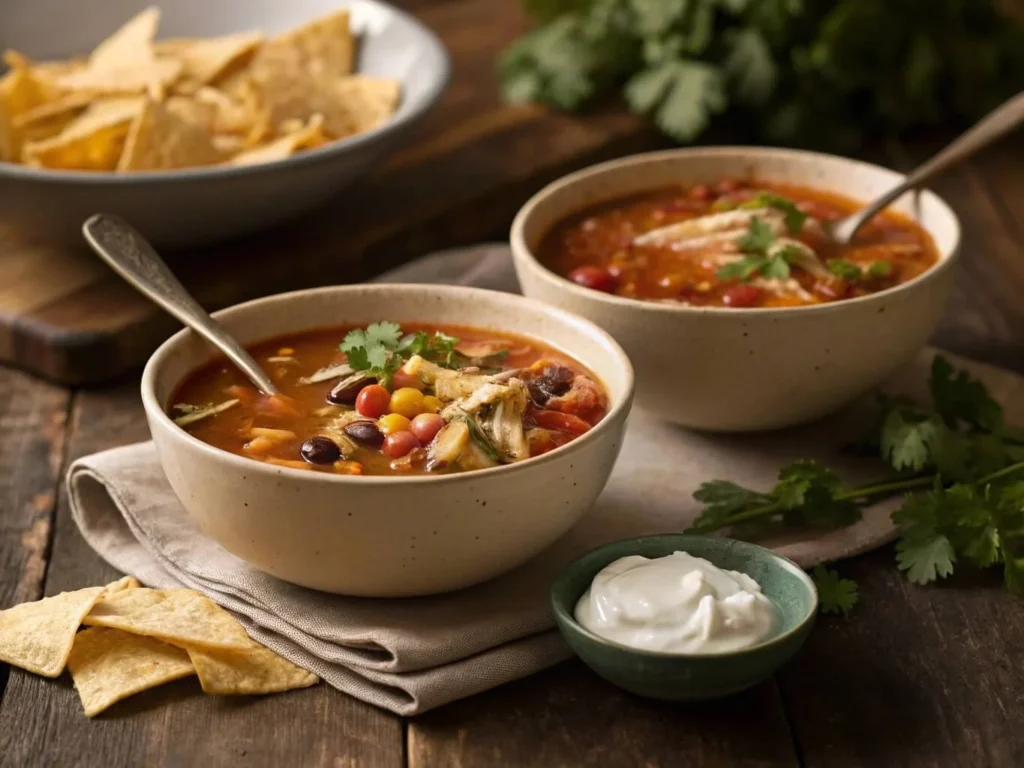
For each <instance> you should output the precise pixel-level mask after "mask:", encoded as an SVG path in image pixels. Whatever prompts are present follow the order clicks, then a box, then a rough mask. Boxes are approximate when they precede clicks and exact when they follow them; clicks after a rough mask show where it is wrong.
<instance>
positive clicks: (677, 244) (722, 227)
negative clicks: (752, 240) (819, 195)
mask: <svg viewBox="0 0 1024 768" xmlns="http://www.w3.org/2000/svg"><path fill="white" fill-rule="evenodd" d="M754 219H760V220H761V221H763V222H764V223H765V224H767V225H768V226H769V227H771V229H772V232H774V233H775V234H776V235H781V234H782V233H783V231H785V219H784V217H783V215H782V213H781V212H780V211H778V210H776V209H774V208H740V209H737V210H735V211H724V212H722V213H712V214H709V215H707V216H698V217H697V218H695V219H687V220H686V221H678V222H676V223H674V224H668V225H666V226H664V227H658V228H657V229H652V230H650V231H649V232H644V233H643V234H642V235H637V236H636V237H634V238H633V245H668V246H671V247H672V248H705V247H707V246H709V245H716V244H721V243H727V242H731V241H735V240H736V239H737V238H739V237H742V236H743V234H744V233H745V232H746V231H747V228H748V227H749V226H750V222H752V221H753V220H754Z"/></svg>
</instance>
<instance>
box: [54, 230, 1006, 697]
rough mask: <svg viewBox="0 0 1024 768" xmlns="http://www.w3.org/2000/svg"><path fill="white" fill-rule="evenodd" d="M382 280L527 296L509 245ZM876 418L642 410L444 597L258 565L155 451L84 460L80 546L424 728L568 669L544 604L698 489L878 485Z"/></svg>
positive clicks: (912, 382)
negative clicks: (230, 545) (565, 529)
mask: <svg viewBox="0 0 1024 768" xmlns="http://www.w3.org/2000/svg"><path fill="white" fill-rule="evenodd" d="M380 279H381V280H385V281H390V282H446V283H459V284H466V285H479V286H483V287H487V288H492V289H497V290H508V291H515V290H517V286H516V280H515V275H514V272H513V270H512V265H511V259H510V254H509V252H508V249H507V247H505V246H501V245H493V246H478V247H474V248H469V249H462V250H458V251H448V252H443V253H440V254H435V255H433V256H428V257H426V258H424V259H422V260H420V261H418V262H415V263H413V264H411V265H407V266H405V267H402V268H400V269H398V270H395V271H393V272H391V273H388V274H387V275H384V276H383V277H382V278H380ZM931 357H932V353H931V352H928V351H925V352H923V353H922V355H921V356H920V357H919V358H918V359H917V360H916V361H915V362H914V363H913V364H912V365H910V366H909V367H908V368H907V369H906V370H904V371H902V372H901V373H900V374H899V375H897V376H896V377H894V379H893V381H892V382H891V383H890V385H889V386H887V389H889V390H890V391H899V392H905V393H907V394H912V395H916V396H918V397H922V396H923V395H924V390H925V382H926V379H927V368H928V365H929V364H930V361H931ZM957 362H958V364H968V363H967V362H966V361H957ZM968 365H969V367H970V368H971V369H972V371H973V372H974V373H975V374H976V375H979V376H981V378H982V379H984V380H985V381H986V383H988V384H989V385H990V386H991V387H992V390H993V393H994V394H995V395H996V396H997V397H998V398H999V399H1000V401H1001V402H1003V403H1013V402H1015V401H1016V402H1018V403H1020V402H1024V399H1022V398H1020V397H1014V396H1015V395H1020V394H1021V393H1022V392H1024V379H1021V378H1019V377H1017V376H1015V375H1014V374H1011V373H1008V372H1006V371H1001V370H999V369H995V368H991V367H988V366H984V365H980V364H976V363H969V364H968ZM868 407H869V405H868V404H867V403H862V404H858V405H855V406H853V407H851V408H850V409H848V410H847V411H845V412H843V413H840V414H838V415H836V416H834V417H831V418H829V419H827V420H825V421H823V422H819V423H817V424H813V425H809V426H806V427H802V428H798V429H793V430H787V431H783V432H777V433H772V434H762V435H739V436H736V435H733V436H722V435H708V434H700V433H694V432H688V431H686V430H683V429H681V428H678V427H674V426H671V425H668V424H664V423H660V422H658V421H657V420H656V419H653V418H652V417H650V416H648V415H646V414H644V413H642V412H638V411H636V410H634V413H633V414H632V415H631V417H630V422H629V426H628V429H627V434H626V438H625V441H624V444H623V448H622V453H621V456H620V458H619V461H618V464H617V465H616V467H615V469H614V471H613V473H612V476H611V479H610V480H609V482H608V485H607V487H606V489H605V491H604V493H603V494H602V495H601V497H600V499H599V500H598V501H597V503H596V504H595V506H594V508H593V509H592V510H591V511H590V512H589V513H588V514H587V515H586V516H585V517H584V518H583V519H582V520H581V522H580V523H579V524H578V525H577V526H576V527H575V528H574V529H573V530H572V531H570V532H569V533H568V534H566V536H565V537H563V538H562V539H561V540H560V541H559V542H557V543H556V544H555V545H554V546H552V547H551V548H550V549H549V550H547V551H545V552H544V553H542V554H541V555H539V556H538V557H537V558H535V559H534V560H532V561H531V562H529V563H527V564H526V565H524V566H522V567H520V568H519V569H517V570H515V571H513V572H511V573H508V574H506V575H504V576H502V577H500V578H497V579H495V580H493V581H490V582H488V583H486V584H482V585H479V586H476V587H472V588H470V589H466V590H462V591H460V592H455V593H450V594H446V595H439V596H435V597H424V598H405V599H393V600H385V599H364V598H349V597H339V596H336V595H329V594H325V593H321V592H316V591H314V590H309V589H304V588H302V587H297V586H294V585H291V584H288V583H285V582H283V581H279V580H277V579H275V578H273V577H271V576H268V575H266V574H264V573H261V572H260V571H258V570H255V569H254V568H251V567H250V566H248V565H246V564H245V563H244V562H243V561H241V560H240V559H238V558H237V557H235V556H233V555H231V554H229V553H228V552H226V551H225V550H223V549H222V548H221V547H220V546H219V545H217V544H215V543H214V542H212V541H211V540H209V539H207V538H205V537H204V536H203V535H202V534H201V533H200V531H199V530H198V527H197V526H196V524H195V523H193V522H192V520H191V518H189V516H188V515H187V513H186V512H185V510H184V509H183V507H182V506H181V504H180V503H179V502H178V500H177V498H176V497H175V496H174V493H173V492H172V491H171V489H170V486H169V485H168V484H167V481H166V480H165V478H164V475H163V472H162V470H161V469H160V465H159V462H158V460H157V457H156V453H155V450H154V448H153V445H152V443H139V444H136V445H128V446H124V447H121V448H115V449H113V450H109V451H105V452H103V453H99V454H95V455H92V456H87V457H85V458H82V459H80V460H78V461H76V462H75V463H74V464H73V465H72V466H71V469H70V471H69V475H68V486H69V492H70V499H71V506H72V511H73V514H74V519H75V521H76V523H77V524H78V526H79V529H80V530H81V532H82V535H83V536H84V537H85V539H86V541H87V542H88V543H89V544H90V545H91V546H92V547H93V549H95V550H96V552H97V553H99V555H100V556H101V557H103V558H104V559H105V560H106V561H107V562H109V563H110V564H111V565H113V566H114V567H116V568H118V569H120V570H122V571H124V572H126V573H130V574H133V575H134V576H136V577H137V578H138V579H139V580H140V581H142V582H143V583H144V584H147V585H150V586H154V587H163V588H169V587H182V586H184V587H189V588H192V589H196V590H199V591H200V592H203V593H204V594H206V595H208V596H209V597H210V598H212V599H213V600H215V601H216V602H218V603H220V604H221V605H223V606H224V607H225V608H227V609H229V610H231V611H233V612H234V613H235V614H236V615H237V616H238V618H239V619H240V620H241V621H242V623H243V624H244V625H245V627H246V629H247V630H248V632H249V633H250V634H251V635H252V636H253V637H254V638H255V639H256V640H258V641H259V642H261V643H263V644H264V645H266V646H268V647H270V648H272V649H274V650H275V651H277V652H278V653H280V654H281V655H283V656H285V657H286V658H288V659H290V660H291V661H293V662H295V663H297V664H299V665H301V666H303V667H306V668H308V669H310V670H312V671H313V672H315V673H316V674H318V675H320V676H321V677H322V678H323V679H324V680H325V681H326V682H327V683H328V684H330V685H333V686H334V687H336V688H338V689H340V690H342V691H345V692H346V693H349V694H351V695H353V696H355V697H357V698H359V699H362V700H364V701H367V702H370V703H371V704H375V705H377V706H380V707H383V708H385V709H388V710H391V711H392V712H395V713H398V714H402V715H412V714H416V713H419V712H424V711H426V710H429V709H431V708H433V707H437V706H440V705H442V704H445V703H447V702H450V701H453V700H455V699H459V698H462V697H465V696H469V695H472V694H474V693H477V692H479V691H483V690H485V689H488V688H491V687H494V686H497V685H501V684H502V683H506V682H509V681H511V680H515V679H518V678H521V677H524V676H526V675H529V674H532V673H534V672H537V671H538V670H541V669H544V668H546V667H548V666H551V665H553V664H555V663H557V662H559V661H561V660H563V659H565V658H567V657H568V656H569V655H570V652H569V650H568V648H567V647H566V646H565V645H564V644H563V642H562V641H561V639H560V637H559V636H558V634H557V632H556V631H555V630H554V629H553V626H554V622H553V619H552V617H551V615H550V611H549V608H548V601H547V600H548V596H547V592H548V588H549V586H550V583H551V580H552V579H553V577H554V575H555V574H556V572H557V571H558V569H559V568H560V567H561V566H562V565H564V564H565V563H566V562H567V561H569V560H570V559H572V558H574V557H575V556H578V555H580V554H582V553H583V552H585V551H587V550H589V549H591V548H593V547H595V546H597V545H599V544H602V543H605V542H608V541H613V540H616V539H621V538H625V537H630V536H639V535H643V534H649V533H656V532H665V531H676V532H678V531H681V530H683V529H684V528H685V527H686V526H687V525H688V524H689V523H690V522H691V521H692V520H693V518H694V517H695V516H696V514H697V513H698V511H699V510H698V506H697V505H696V503H695V502H694V501H693V500H692V499H691V498H690V494H691V493H692V492H693V490H694V488H695V487H696V486H697V485H698V484H699V483H700V482H701V481H703V480H706V479H710V478H728V479H731V480H734V481H736V482H739V483H741V484H744V485H751V486H754V487H768V486H770V485H771V483H772V482H773V480H774V478H775V474H776V473H777V471H778V468H779V467H780V466H781V465H782V464H784V463H786V462H788V461H791V460H793V459H797V458H816V459H819V460H822V461H824V462H826V463H828V464H829V465H830V466H833V467H835V468H836V469H837V470H839V471H840V472H841V473H842V475H843V477H844V479H847V480H848V481H849V482H859V481H867V480H869V479H872V478H873V477H877V475H878V472H879V470H880V467H879V466H878V465H877V464H875V463H873V462H870V461H868V462H864V461H863V460H858V459H853V458H851V457H850V456H848V455H844V454H843V453H842V452H841V451H840V447H841V446H842V445H844V444H845V443H846V442H847V441H848V440H849V439H852V438H854V437H857V436H859V435H860V434H861V432H862V430H863V425H864V424H865V423H866V421H865V419H866V418H868V416H867V410H866V409H867V408H868ZM1017 410H1022V409H1021V408H1020V407H1018V409H1017ZM1008 415H1009V417H1010V418H1011V419H1012V418H1014V417H1015V416H1017V417H1019V416H1021V415H1022V414H1020V413H1017V414H1015V413H1013V412H1012V410H1011V411H1010V412H1009V413H1008ZM891 505H892V502H890V503H889V504H880V505H878V506H876V507H874V508H872V509H869V510H867V512H866V514H865V515H864V518H863V520H862V521H860V522H859V523H857V524H856V525H853V526H850V527H848V528H844V529H841V530H837V531H831V532H826V533H816V534H806V533H804V534H795V535H789V536H787V537H783V538H778V539H774V540H772V541H768V542H762V543H766V544H768V545H769V546H772V547H773V548H774V549H776V551H778V552H780V553H782V554H784V555H787V556H788V557H790V558H792V559H793V560H795V561H796V562H798V563H800V564H801V565H803V566H812V565H815V564H817V563H820V562H823V561H827V560H834V559H838V558H842V557H847V556H850V555H853V554H856V553H859V552H863V551H865V550H867V549H870V548H872V547H875V546H878V545H880V544H883V543H885V542H887V541H889V540H891V539H892V537H893V536H894V534H895V531H894V529H893V527H892V524H891V522H890V520H889V511H890V509H891Z"/></svg>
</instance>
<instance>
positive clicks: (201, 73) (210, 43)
mask: <svg viewBox="0 0 1024 768" xmlns="http://www.w3.org/2000/svg"><path fill="white" fill-rule="evenodd" d="M263 40H264V36H263V33H262V32H238V33H236V34H233V35H224V36H223V37H211V38H206V39H199V40H192V41H177V42H178V44H177V45H175V46H170V47H168V46H166V45H165V46H162V47H160V48H158V50H163V51H168V49H169V53H165V54H164V55H167V56H169V57H173V58H175V59H177V60H179V61H180V62H181V64H182V72H181V80H182V82H181V83H179V84H178V86H177V88H178V89H179V90H182V91H184V92H191V91H193V90H195V89H196V88H198V87H200V86H203V85H206V84H207V83H209V82H210V81H212V80H214V79H215V78H217V77H218V76H219V75H221V74H222V73H223V72H224V71H225V70H227V69H228V67H230V66H231V65H233V64H234V63H235V62H237V61H239V60H240V59H242V58H244V57H245V56H247V55H249V54H251V53H252V52H253V51H255V50H256V48H257V47H258V46H259V45H260V44H261V43H262V42H263Z"/></svg>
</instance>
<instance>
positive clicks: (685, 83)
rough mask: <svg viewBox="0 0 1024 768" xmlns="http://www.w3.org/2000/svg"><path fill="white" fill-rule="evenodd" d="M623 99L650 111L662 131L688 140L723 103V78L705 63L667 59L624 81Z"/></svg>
mask: <svg viewBox="0 0 1024 768" xmlns="http://www.w3.org/2000/svg"><path fill="white" fill-rule="evenodd" d="M625 94H626V101H627V102H629V105H630V107H631V108H632V109H633V110H634V111H636V112H639V113H641V114H650V115H653V117H654V122H655V123H656V124H657V126H658V127H659V128H660V129H661V130H662V131H664V132H665V133H666V134H668V135H669V136H671V137H672V138H674V139H677V140H678V141H692V140H693V139H695V138H696V137H697V136H698V135H699V134H700V133H701V132H702V131H703V130H704V129H705V128H706V127H707V125H708V123H709V122H710V121H711V118H712V117H713V116H714V115H716V114H718V113H720V112H722V111H724V110H725V107H726V93H725V78H724V77H723V75H722V72H721V71H720V70H719V69H718V68H717V67H713V66H711V65H709V64H705V63H703V62H698V61H685V60H683V59H667V60H665V61H664V62H662V63H660V64H658V65H656V66H654V67H650V68H648V69H644V70H641V71H640V72H638V73H637V74H635V75H634V76H633V77H631V78H630V79H629V81H628V82H627V83H626V89H625Z"/></svg>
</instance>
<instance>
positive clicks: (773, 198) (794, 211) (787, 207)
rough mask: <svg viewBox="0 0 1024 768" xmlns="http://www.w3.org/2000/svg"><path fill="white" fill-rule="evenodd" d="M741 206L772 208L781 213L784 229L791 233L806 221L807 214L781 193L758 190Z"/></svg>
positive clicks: (800, 228) (795, 231)
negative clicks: (783, 219) (784, 224)
mask: <svg viewBox="0 0 1024 768" xmlns="http://www.w3.org/2000/svg"><path fill="white" fill-rule="evenodd" d="M740 207H741V208H774V209H775V210H777V211H780V212H781V213H782V214H783V217H784V218H785V221H786V230H787V231H788V232H789V234H791V235H796V234H799V233H800V231H801V230H802V229H803V228H804V222H805V221H807V214H806V213H804V212H803V211H801V210H800V209H799V208H797V206H796V203H794V202H793V201H792V200H789V199H788V198H785V197H783V196H782V195H777V194H775V193H774V192H765V191H763V190H762V191H761V192H758V193H757V194H756V195H754V197H752V198H751V199H750V200H748V201H746V202H745V203H743V204H742V205H741V206H740Z"/></svg>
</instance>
